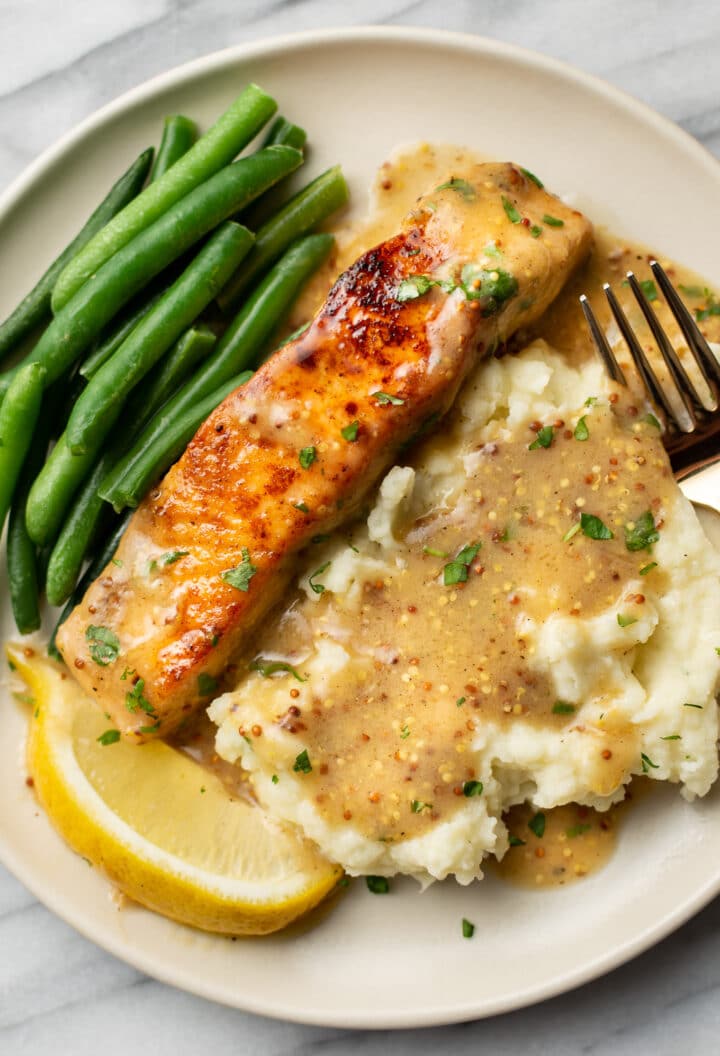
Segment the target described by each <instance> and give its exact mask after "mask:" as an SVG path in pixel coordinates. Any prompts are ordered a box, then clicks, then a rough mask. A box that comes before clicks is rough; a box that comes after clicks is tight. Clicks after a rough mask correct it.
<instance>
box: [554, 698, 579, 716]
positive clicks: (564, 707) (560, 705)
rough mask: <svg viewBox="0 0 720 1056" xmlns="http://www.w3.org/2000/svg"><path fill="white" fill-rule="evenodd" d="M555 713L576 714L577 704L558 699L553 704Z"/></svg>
mask: <svg viewBox="0 0 720 1056" xmlns="http://www.w3.org/2000/svg"><path fill="white" fill-rule="evenodd" d="M552 713H553V715H574V713H575V705H574V704H570V703H569V702H568V701H567V700H556V701H555V703H554V704H553V706H552Z"/></svg>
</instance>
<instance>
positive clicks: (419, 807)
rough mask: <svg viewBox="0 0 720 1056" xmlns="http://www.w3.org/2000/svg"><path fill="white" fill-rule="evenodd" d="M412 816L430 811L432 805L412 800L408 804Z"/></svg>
mask: <svg viewBox="0 0 720 1056" xmlns="http://www.w3.org/2000/svg"><path fill="white" fill-rule="evenodd" d="M410 810H411V811H412V812H413V814H422V812H423V811H424V810H432V803H423V802H422V800H420V799H414V800H413V801H412V803H411V804H410Z"/></svg>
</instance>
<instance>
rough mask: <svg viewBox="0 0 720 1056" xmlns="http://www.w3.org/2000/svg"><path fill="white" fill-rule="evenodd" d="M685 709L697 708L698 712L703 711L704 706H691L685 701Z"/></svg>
mask: <svg viewBox="0 0 720 1056" xmlns="http://www.w3.org/2000/svg"><path fill="white" fill-rule="evenodd" d="M683 707H684V708H697V709H698V711H702V710H703V706H702V704H689V703H688V702H687V701H685V703H684V704H683Z"/></svg>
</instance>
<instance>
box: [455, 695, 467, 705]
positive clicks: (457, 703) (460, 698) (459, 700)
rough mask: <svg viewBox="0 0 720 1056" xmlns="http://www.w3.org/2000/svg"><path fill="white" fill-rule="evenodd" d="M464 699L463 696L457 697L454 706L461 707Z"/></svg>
mask: <svg viewBox="0 0 720 1056" xmlns="http://www.w3.org/2000/svg"><path fill="white" fill-rule="evenodd" d="M465 700H466V698H465V697H458V699H457V700H456V701H455V707H456V708H461V707H462V706H463V704H464V703H465Z"/></svg>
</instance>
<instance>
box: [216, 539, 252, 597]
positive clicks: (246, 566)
mask: <svg viewBox="0 0 720 1056" xmlns="http://www.w3.org/2000/svg"><path fill="white" fill-rule="evenodd" d="M240 552H241V554H242V561H241V563H240V564H239V565H236V566H235V568H229V569H228V570H227V572H222V573H221V575H220V579H224V580H225V582H226V583H229V584H230V586H231V587H235V589H236V590H242V591H243V593H247V591H248V588H249V586H250V580H251V579H252V578H253V576H254V575H255V573H256V572H257V569H256V567H255V565H254V564H253V563H252V561H251V560H250V551H249V550H248V548H247V547H246V546H244V547H243V548H242V550H241V551H240Z"/></svg>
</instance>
